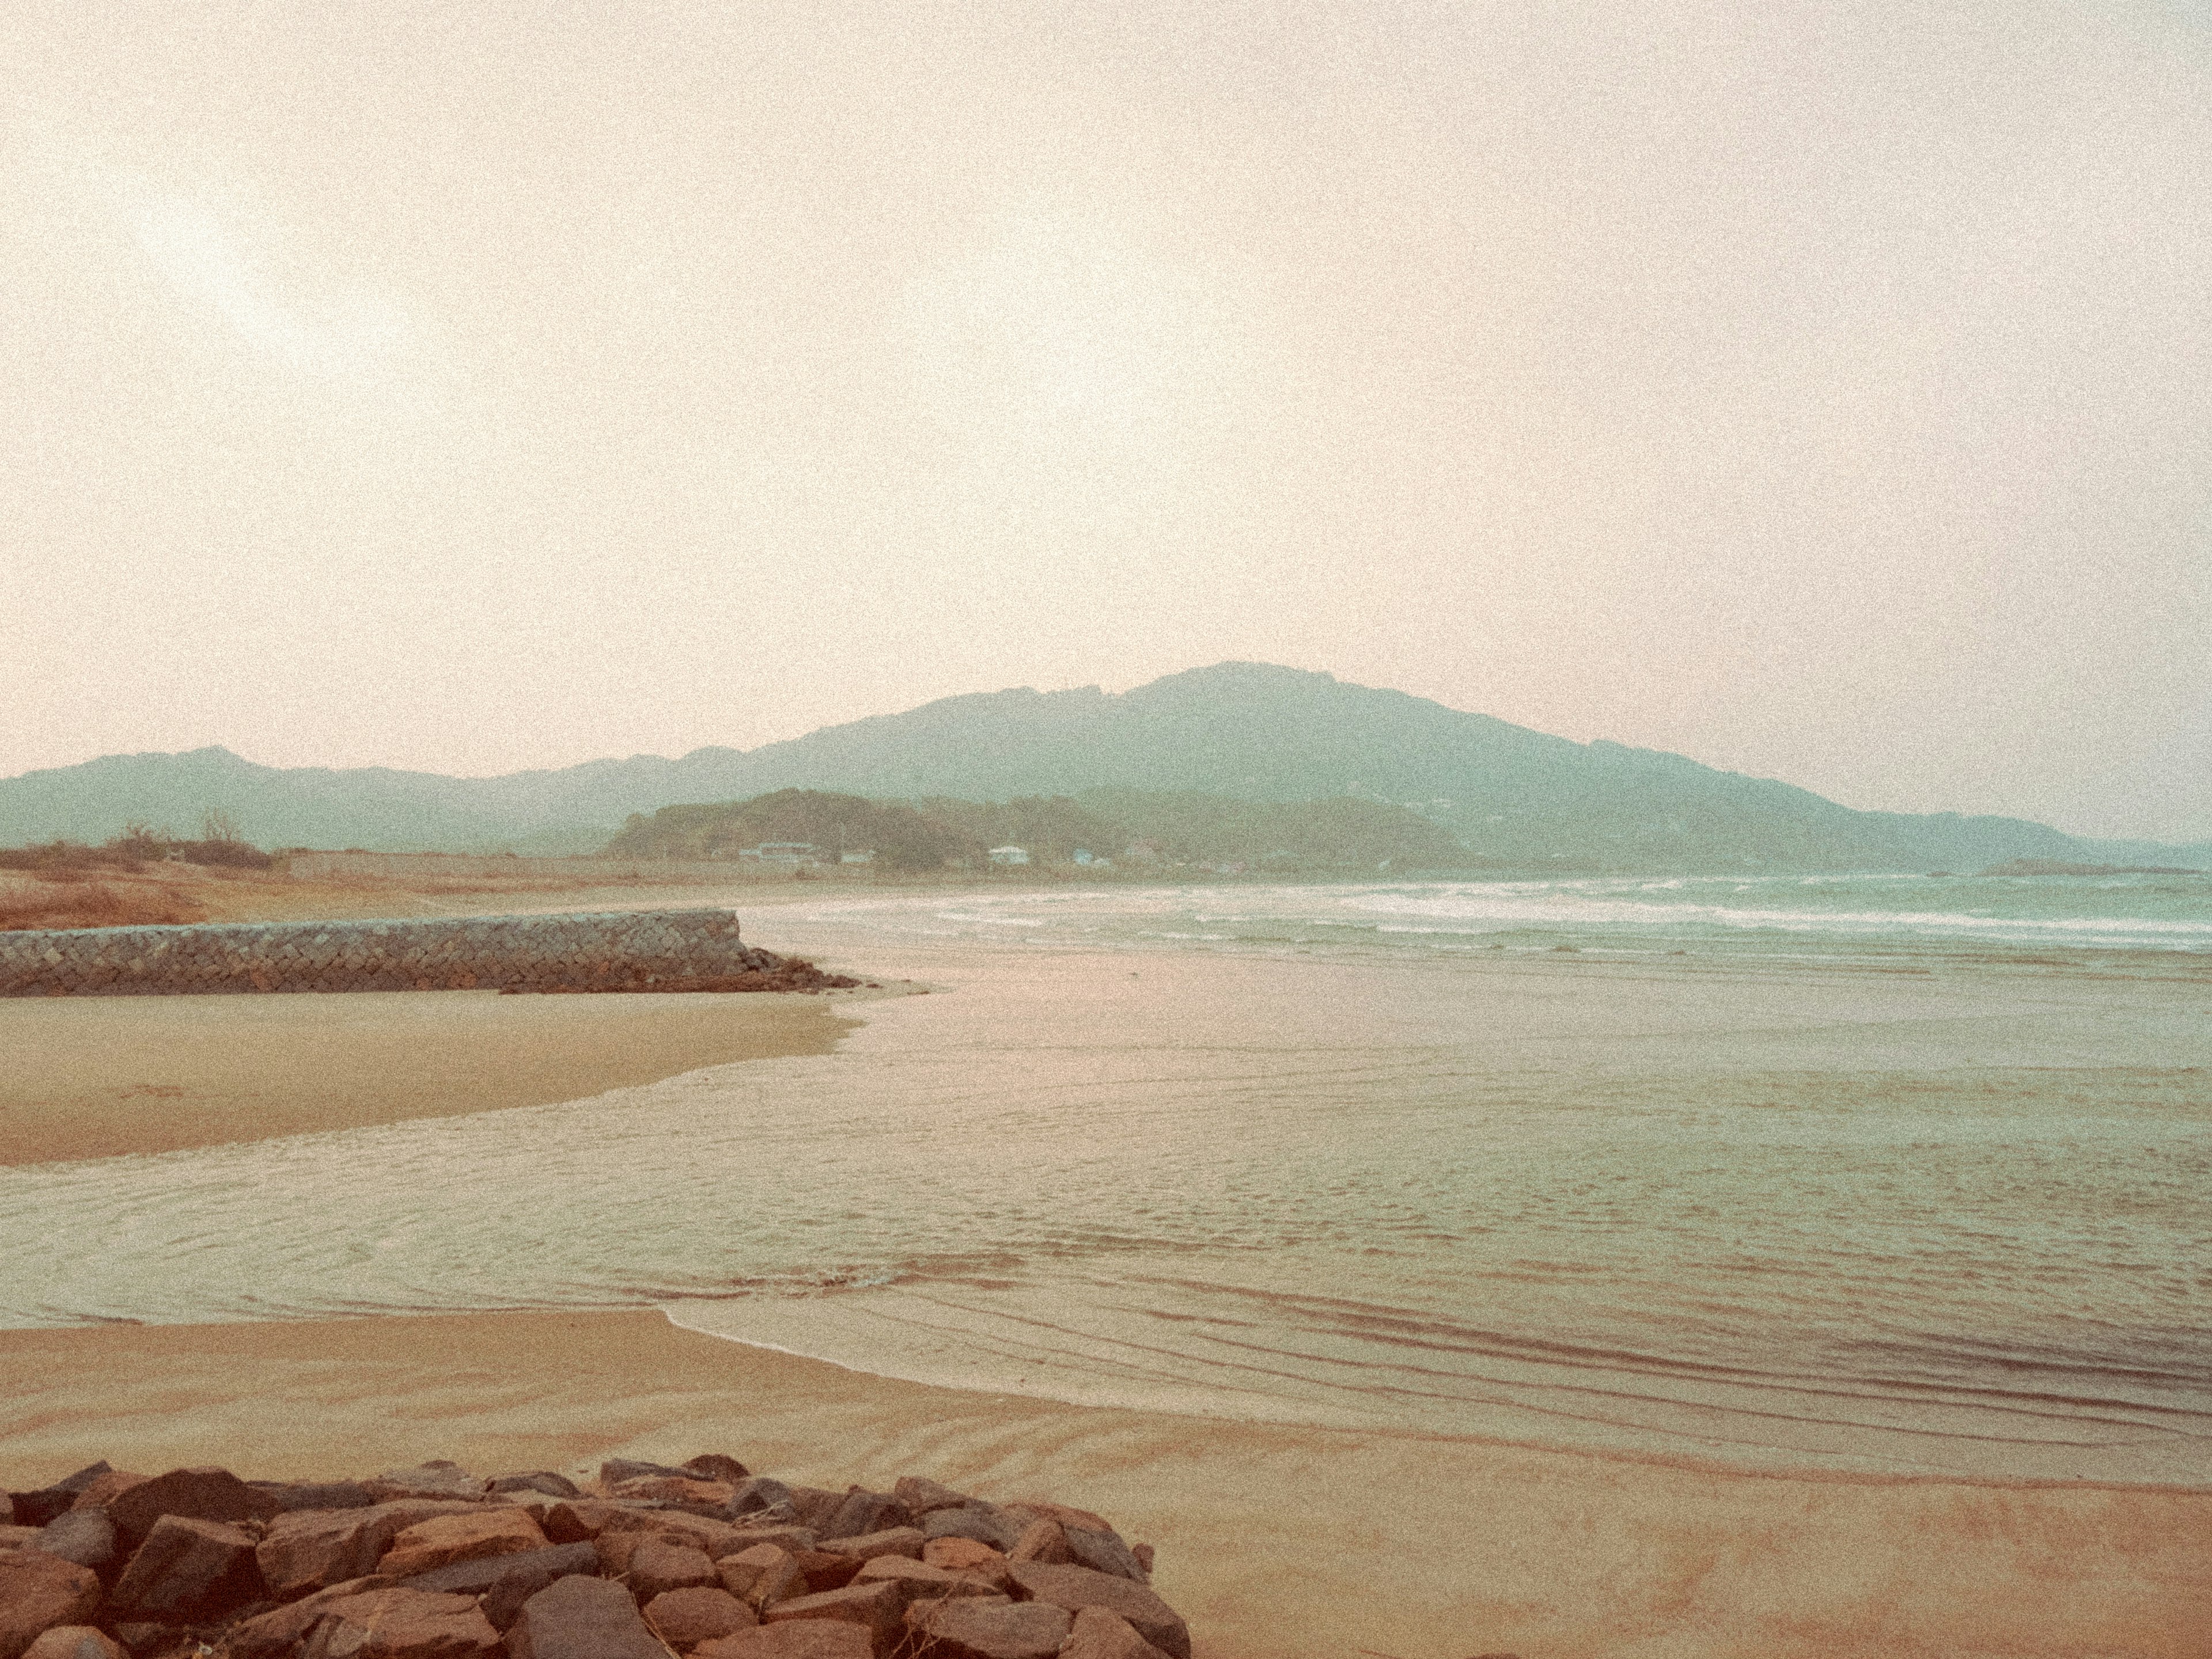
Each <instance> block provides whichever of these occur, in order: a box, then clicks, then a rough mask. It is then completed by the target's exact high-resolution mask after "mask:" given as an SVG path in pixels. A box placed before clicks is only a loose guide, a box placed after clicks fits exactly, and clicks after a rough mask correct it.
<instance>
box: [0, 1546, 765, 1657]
mask: <svg viewBox="0 0 2212 1659" xmlns="http://www.w3.org/2000/svg"><path fill="white" fill-rule="evenodd" d="M714 1571H715V1572H716V1573H717V1574H718V1575H719V1576H720V1578H721V1581H722V1588H723V1589H726V1590H727V1591H729V1593H730V1594H731V1595H734V1596H736V1597H737V1598H738V1600H739V1601H743V1602H744V1603H745V1605H746V1606H748V1607H751V1608H752V1609H753V1610H754V1611H755V1612H756V1613H758V1612H761V1611H763V1609H765V1608H768V1607H773V1606H775V1604H776V1603H777V1602H778V1601H785V1600H787V1599H788V1598H789V1597H791V1596H794V1595H806V1594H807V1593H808V1592H807V1583H806V1569H805V1567H803V1566H801V1565H799V1558H798V1557H797V1556H796V1555H794V1554H793V1553H792V1552H791V1551H789V1550H787V1549H785V1548H784V1547H782V1546H781V1545H780V1544H755V1545H754V1546H753V1547H751V1548H750V1549H744V1550H739V1551H738V1553H736V1554H735V1555H732V1556H727V1557H726V1558H724V1559H722V1560H720V1561H717V1562H716V1563H715V1564H714ZM0 1659H6V1656H4V1655H0Z"/></svg>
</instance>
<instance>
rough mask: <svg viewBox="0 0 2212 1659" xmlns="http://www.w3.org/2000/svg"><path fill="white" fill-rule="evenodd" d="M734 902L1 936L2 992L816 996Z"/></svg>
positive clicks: (822, 979)
mask: <svg viewBox="0 0 2212 1659" xmlns="http://www.w3.org/2000/svg"><path fill="white" fill-rule="evenodd" d="M852 983H854V981H851V980H842V979H839V978H837V977H836V976H834V975H823V974H821V973H820V972H819V971H818V970H817V969H814V968H813V967H812V965H811V964H810V963H799V962H795V961H793V960H792V959H790V958H787V957H779V956H776V955H775V954H774V953H773V952H771V951H761V950H756V949H753V948H752V947H750V946H748V945H745V944H744V943H743V942H742V941H741V940H740V939H739V938H738V919H737V918H736V917H735V916H734V915H731V914H730V912H728V911H727V910H708V909H701V910H645V911H635V912H630V911H613V912H607V913H603V914H597V915H584V914H579V915H544V916H468V917H456V918H450V919H447V918H441V919H439V920H435V921H309V922H261V923H234V924H220V925H211V926H199V927H83V928H69V929H58V930H53V931H48V932H18V933H0V996H19V997H24V996H178V995H192V994H211V993H213V994H221V993H233V994H235V993H253V992H287V991H463V990H502V991H671V990H708V989H712V990H732V991H750V990H812V989H821V988H826V987H830V986H834V985H850V984H852Z"/></svg>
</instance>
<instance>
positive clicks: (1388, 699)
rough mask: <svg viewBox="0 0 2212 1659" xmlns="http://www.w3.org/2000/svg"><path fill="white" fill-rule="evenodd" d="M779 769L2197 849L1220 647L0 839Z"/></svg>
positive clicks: (551, 835) (191, 779)
mask: <svg viewBox="0 0 2212 1659" xmlns="http://www.w3.org/2000/svg"><path fill="white" fill-rule="evenodd" d="M786 788H805V789H821V790H834V791H841V792H843V793H848V794H855V795H866V796H871V797H876V798H896V799H919V798H924V797H952V798H957V799H967V800H980V801H994V800H995V801H1004V800H1008V799H1013V798H1016V797H1022V796H1052V795H1073V794H1076V793H1081V792H1084V791H1086V790H1097V789H1122V790H1142V791H1150V792H1158V793H1204V794H1210V795H1216V796H1225V797H1228V798H1231V799H1241V800H1252V801H1301V800H1311V799H1327V798H1330V797H1336V796H1346V795H1349V796H1353V797H1358V798H1361V799H1369V800H1376V801H1389V802H1393V803H1395V804H1397V805H1401V806H1411V807H1413V809H1414V810H1416V811H1419V812H1420V813H1421V814H1422V815H1423V816H1424V817H1428V818H1429V819H1431V821H1432V822H1434V823H1437V824H1440V825H1442V826H1443V827H1444V828H1445V829H1448V830H1449V831H1450V832H1451V834H1452V835H1453V836H1455V837H1456V838H1457V840H1458V841H1459V842H1461V843H1462V845H1463V846H1464V847H1465V848H1467V849H1468V854H1469V855H1470V859H1471V860H1505V861H1508V862H1512V863H1516V864H1526V865H1531V866H1550V867H1556V866H1568V867H1571V868H1577V869H1583V868H1587V869H1626V870H1633V869H1655V870H1656V869H1665V870H1674V869H1695V868H1728V867H1736V868H1741V867H1747V866H1751V867H1765V868H1804V869H1808V870H1820V869H1844V868H1851V869H1876V870H1879V869H1898V870H1925V869H1936V868H1943V869H1958V870H1969V869H1979V868H1981V867H1982V866H1985V865H1990V864H1994V863H1997V862H2000V861H2002V860H2008V859H2021V858H2027V859H2056V860H2082V861H2104V860H2115V859H2117V860H2121V861H2126V862H2146V861H2148V862H2157V863H2164V864H2177V863H2178V864H2184V865H2187V864H2191V863H2197V862H2201V861H2203V860H2205V859H2207V858H2208V857H2212V844H2203V845H2198V846H2195V847H2187V848H2174V847H2163V846H2159V845H2156V844H2154V843H2150V842H2099V841H2090V840H2085V839H2082V838H2081V837H2077V836H2069V835H2066V834H2064V833H2063V832H2062V831H2060V830H2057V829H2052V828H2051V827H2050V826H2048V825H2046V824H2040V823H2030V822H2028V821H2027V820H2025V819H2020V818H2005V817H1961V816H1960V815H1958V814H1955V813H1936V814H1907V813H1889V812H1863V811H1855V810H1853V809H1851V808H1850V807H1846V806H1842V805H1838V804H1837V803H1836V802H1833V801H1831V800H1827V799H1823V798H1822V797H1820V796H1819V795H1815V794H1814V793H1811V792H1810V791H1808V790H1804V789H1800V788H1797V787H1794V786H1792V785H1790V784H1786V783H1780V782H1777V781H1773V780H1771V779H1763V778H1752V777H1747V776H1744V775H1741V774H1738V773H1733V772H1723V771H1719V770H1717V769H1714V768H1711V767H1708V766H1705V765H1701V764H1700V763H1698V762H1696V761H1692V760H1689V759H1686V758H1685V757H1682V756H1680V755H1671V754H1666V753H1663V752H1661V751H1657V750H1644V749H1631V748H1628V747H1626V746H1624V745H1622V744H1615V743H1608V742H1604V741H1599V742H1595V743H1590V744H1579V743H1575V742H1573V741H1571V740H1570V739H1568V738H1558V737H1553V736H1549V735H1547V733H1544V732H1535V731H1532V730H1530V729H1528V727H1525V726H1514V725H1512V724H1510V723H1509V722H1507V721H1504V720H1497V719H1494V718H1492V716H1489V715H1486V714H1468V713H1463V712H1462V711H1459V710H1456V709H1451V708H1445V707H1444V706H1443V704H1441V703H1437V702H1430V701H1429V700H1427V699H1425V698H1421V697H1415V696H1410V695H1408V694H1407V693H1405V692H1402V691H1392V690H1377V689H1375V688H1371V687H1366V686H1358V685H1352V684H1346V683H1345V682H1342V681H1340V680H1338V679H1336V678H1334V676H1331V675H1328V674H1324V673H1314V672H1309V671H1303V670H1297V669H1291V668H1281V667H1276V666H1273V665H1267V664H1261V663H1221V664H1217V665H1214V666H1212V667H1210V668H1199V669H1192V670H1190V671H1187V672H1184V673H1180V674H1173V675H1170V676H1168V677H1167V678H1164V679H1159V680H1155V681H1153V682H1152V684H1148V685H1143V686H1139V687H1137V688H1136V689H1135V690H1131V691H1127V692H1123V693H1120V694H1109V693H1107V692H1103V691H1101V690H1098V689H1097V687H1096V686H1089V687H1085V688H1083V689H1081V690H1067V691H1050V692H1041V691H1036V690H1029V689H1026V688H1024V689H1021V690H1007V691H995V692H984V693H977V694H973V695H969V696H957V697H948V698H945V699H943V700H941V701H939V702H932V703H927V704H924V705H923V706H921V708H914V709H909V710H908V711H907V712H905V713H903V714H884V715H876V716H873V717H871V718H869V719H866V720H854V721H852V722H850V723H849V724H847V725H842V726H825V727H823V729H821V730H819V731H817V732H810V733H808V734H807V735H806V736H805V737H801V738H791V739H789V740H787V741H785V742H781V743H773V744H764V745H763V746H762V747H760V748H758V749H754V750H737V749H721V748H708V749H699V750H693V751H692V752H691V753H690V754H688V755H685V756H684V757H681V758H680V759H676V760H669V759H665V758H662V757H658V756H636V757H631V758H629V759H627V760H598V761H591V762H587V763H584V764H582V765H579V766H571V767H565V768H562V769H557V770H548V771H533V772H518V773H513V774H511V775H507V776H505V777H496V778H452V777H444V776H441V775H436V774H434V773H426V772H402V771H396V770H392V769H388V768H381V767H377V768H364V769H351V770H343V771H341V770H333V769H328V768H322V767H295V768H276V767H265V766H258V765H256V764H254V763H252V762H250V761H246V760H243V759H241V758H240V757H238V756H236V755H234V754H232V753H231V752H230V751H229V750H225V749H219V748H210V749H199V750H191V751H190V752H188V753H185V754H178V755H110V756H105V757H101V758H100V759H98V760H93V761H88V762H86V763H83V764H82V765H78V766H70V767H60V768H55V769H50V770H46V771H38V772H30V773H26V774H24V775H21V776H19V777H14V778H9V779H4V780H0V844H9V843H21V842H29V841H41V840H50V839H52V838H54V837H57V836H68V837H71V838H75V839H80V840H91V841H96V840H100V839H104V838H105V837H106V836H111V835H113V834H115V833H117V832H118V831H119V830H120V829H122V828H123V826H124V825H125V823H130V822H132V821H139V822H145V823H152V824H155V825H156V826H157V827H158V826H162V825H168V826H171V827H174V828H177V829H189V828H190V827H191V826H192V825H195V824H197V823H198V822H199V820H200V818H201V816H202V815H203V813H204V812H205V811H208V810H210V809H216V810H220V811H225V812H228V813H229V814H230V815H231V816H232V817H234V818H235V819H236V820H237V821H238V823H240V826H241V827H242V829H243V832H244V833H245V835H246V836H247V837H249V838H250V839H252V840H253V841H255V842H258V843H259V844H261V845H263V846H268V847H277V846H313V847H362V848H371V849H374V850H385V851H411V850H420V849H429V848H443V849H449V850H473V849H482V848H509V847H511V848H514V849H516V850H518V851H523V852H582V851H586V850H591V849H592V848H597V847H599V846H600V845H602V844H603V843H605V842H606V841H607V840H608V839H609V838H611V836H613V835H614V834H615V833H616V831H617V829H619V828H620V827H621V826H622V824H623V823H624V821H625V820H626V819H627V818H628V817H629V816H630V815H631V814H632V813H639V812H645V813H650V812H653V811H656V810H657V809H659V808H660V807H663V806H669V805H680V804H687V803H706V802H721V801H734V800H741V799H748V798H750V797H752V796H756V795H761V794H765V793H769V792H771V791H774V790H778V789H786Z"/></svg>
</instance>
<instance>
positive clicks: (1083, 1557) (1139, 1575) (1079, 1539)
mask: <svg viewBox="0 0 2212 1659" xmlns="http://www.w3.org/2000/svg"><path fill="white" fill-rule="evenodd" d="M1006 1513H1007V1514H1008V1515H1009V1516H1012V1517H1014V1518H1015V1519H1016V1520H1018V1521H1024V1522H1028V1523H1029V1526H1030V1529H1031V1530H1034V1529H1035V1528H1036V1526H1037V1525H1038V1524H1039V1523H1040V1522H1051V1523H1053V1524H1054V1525H1055V1526H1057V1527H1058V1528H1060V1539H1061V1541H1062V1543H1063V1544H1064V1545H1065V1547H1066V1550H1067V1557H1068V1559H1069V1560H1071V1561H1073V1562H1074V1564H1075V1565H1078V1566H1083V1567H1089V1568H1091V1570H1092V1571H1094V1572H1110V1573H1112V1574H1113V1575H1114V1576H1115V1577H1116V1578H1130V1579H1134V1580H1135V1581H1136V1582H1137V1583H1140V1584H1141V1583H1144V1582H1145V1580H1146V1577H1148V1574H1147V1571H1146V1568H1145V1566H1144V1565H1143V1564H1142V1563H1141V1562H1140V1561H1139V1560H1138V1559H1137V1557H1136V1554H1135V1553H1134V1552H1133V1550H1131V1549H1130V1547H1128V1545H1127V1544H1125V1543H1124V1542H1122V1541H1121V1534H1120V1533H1118V1532H1115V1530H1114V1528H1112V1527H1111V1526H1110V1525H1109V1524H1108V1523H1107V1522H1105V1521H1104V1520H1103V1519H1101V1518H1100V1517H1099V1516H1095V1515H1093V1514H1092V1513H1091V1511H1090V1510H1079V1509H1071V1508H1070V1507H1068V1506H1067V1505H1066V1504H1036V1503H1031V1504H1007V1505H1006ZM1009 1553H1012V1552H1009ZM1036 1559H1038V1560H1052V1559H1055V1558H1053V1557H1049V1556H1039V1557H1036Z"/></svg>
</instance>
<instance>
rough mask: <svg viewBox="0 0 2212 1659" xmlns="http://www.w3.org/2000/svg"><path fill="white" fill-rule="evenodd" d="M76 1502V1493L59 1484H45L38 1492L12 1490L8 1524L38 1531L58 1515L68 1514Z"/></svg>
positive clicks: (9, 1495)
mask: <svg viewBox="0 0 2212 1659" xmlns="http://www.w3.org/2000/svg"><path fill="white" fill-rule="evenodd" d="M75 1503H76V1493H75V1492H64V1491H63V1490H62V1489H61V1488H60V1487H59V1486H44V1487H40V1489H39V1490H38V1491H36V1492H9V1494H8V1516H9V1520H8V1524H9V1525H10V1526H17V1527H28V1528H31V1529H32V1530H33V1531H36V1530H37V1529H38V1528H40V1527H43V1526H45V1525H46V1523H47V1522H49V1521H52V1519H53V1518H54V1517H55V1516H58V1515H67V1514H68V1513H69V1511H70V1505H71V1504H75Z"/></svg>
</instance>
